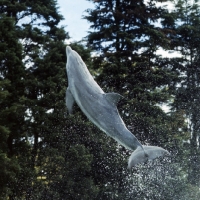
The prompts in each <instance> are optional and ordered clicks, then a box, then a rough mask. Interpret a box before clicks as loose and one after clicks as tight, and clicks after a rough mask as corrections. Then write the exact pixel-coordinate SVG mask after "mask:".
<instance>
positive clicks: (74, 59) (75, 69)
mask: <svg viewBox="0 0 200 200" xmlns="http://www.w3.org/2000/svg"><path fill="white" fill-rule="evenodd" d="M66 53H67V65H66V68H67V77H68V88H67V91H66V105H67V109H68V111H69V113H70V114H72V112H73V104H74V102H76V103H77V104H78V106H79V107H80V109H81V110H82V112H83V113H84V114H85V115H86V116H87V117H88V119H89V120H90V121H91V122H92V123H94V124H95V125H96V126H97V127H98V128H100V129H101V130H102V131H104V132H105V133H106V134H107V135H108V136H110V137H112V138H113V139H115V140H116V141H117V142H118V143H120V144H121V145H123V146H124V147H126V148H127V149H129V150H132V151H134V150H136V149H137V150H139V149H141V151H142V152H143V153H140V158H137V159H140V160H141V161H143V160H146V159H148V157H149V155H148V151H149V149H146V150H147V151H146V152H145V150H144V148H143V146H142V144H141V143H140V142H139V141H138V140H137V138H136V137H135V136H134V135H133V134H132V133H131V132H130V131H129V130H128V129H127V128H126V125H125V124H124V122H123V120H122V118H121V117H120V115H119V113H118V110H117V107H116V104H117V103H118V102H119V101H120V99H121V98H122V96H121V95H119V94H117V93H104V91H103V90H102V89H101V88H100V86H99V85H98V84H97V83H96V81H95V80H94V78H93V77H92V75H91V74H90V72H89V71H88V69H87V67H86V65H85V63H84V62H83V60H82V59H81V57H80V56H79V54H78V53H77V52H76V51H74V50H72V49H71V47H69V46H67V47H66ZM154 157H156V156H154Z"/></svg>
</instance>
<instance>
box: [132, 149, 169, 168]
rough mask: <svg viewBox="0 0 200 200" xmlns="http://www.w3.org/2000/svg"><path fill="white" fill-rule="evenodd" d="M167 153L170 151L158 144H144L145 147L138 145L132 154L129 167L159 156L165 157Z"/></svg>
mask: <svg viewBox="0 0 200 200" xmlns="http://www.w3.org/2000/svg"><path fill="white" fill-rule="evenodd" d="M165 155H170V153H169V152H168V151H167V150H165V149H163V148H161V147H156V146H143V148H140V147H138V148H137V149H136V150H135V151H134V152H133V153H132V154H131V156H130V158H129V160H128V169H131V168H132V167H134V166H135V165H137V164H140V163H145V162H147V161H151V160H154V159H155V158H158V157H163V156H165Z"/></svg>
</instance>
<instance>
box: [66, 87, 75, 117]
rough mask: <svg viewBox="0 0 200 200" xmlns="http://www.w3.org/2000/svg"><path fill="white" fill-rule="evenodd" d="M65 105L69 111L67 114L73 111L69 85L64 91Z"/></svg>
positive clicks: (72, 98)
mask: <svg viewBox="0 0 200 200" xmlns="http://www.w3.org/2000/svg"><path fill="white" fill-rule="evenodd" d="M65 100H66V106H67V109H68V111H69V114H72V112H73V105H74V102H75V100H74V97H73V95H72V93H71V91H70V89H69V87H68V88H67V91H66V99H65Z"/></svg>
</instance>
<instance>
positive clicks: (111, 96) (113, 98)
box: [104, 92, 123, 105]
mask: <svg viewBox="0 0 200 200" xmlns="http://www.w3.org/2000/svg"><path fill="white" fill-rule="evenodd" d="M104 95H105V98H106V99H107V100H108V101H109V102H110V103H112V104H114V105H116V104H117V103H118V102H119V101H120V100H121V99H122V98H123V96H122V95H120V94H118V93H114V92H112V93H106V94H104Z"/></svg>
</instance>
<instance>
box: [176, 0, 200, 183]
mask: <svg viewBox="0 0 200 200" xmlns="http://www.w3.org/2000/svg"><path fill="white" fill-rule="evenodd" d="M176 10H177V11H176V12H177V25H176V26H177V37H176V38H175V39H174V42H173V45H174V46H175V48H176V49H177V50H178V51H180V53H181V54H182V65H179V67H178V66H177V69H178V70H179V71H180V72H181V81H180V84H179V86H178V87H177V90H176V91H175V95H176V96H175V101H174V104H173V107H174V109H175V110H182V111H183V112H184V114H185V117H186V119H187V123H188V131H189V133H190V135H191V137H190V138H189V139H188V141H189V143H188V144H187V143H186V145H185V146H186V149H187V152H189V157H188V158H186V159H187V160H188V162H187V164H188V181H189V183H190V184H192V185H198V184H199V175H198V174H199V165H200V159H199V156H198V155H199V142H198V138H199V130H200V126H199V112H198V110H199V106H200V105H199V92H200V91H199V51H200V49H199V45H198V43H199V37H200V35H199V31H200V26H199V25H200V15H199V5H198V1H194V2H189V1H177V2H176Z"/></svg>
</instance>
